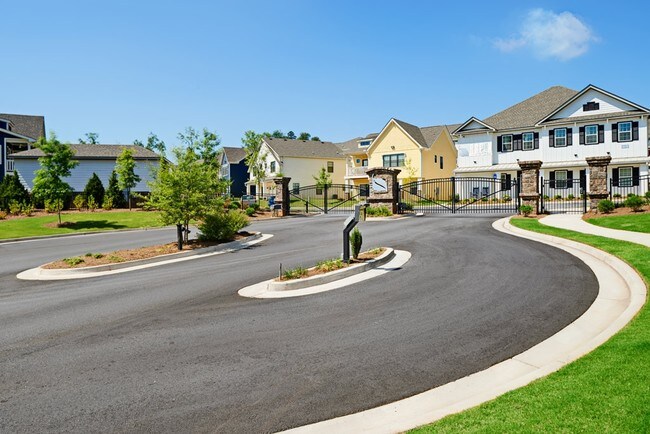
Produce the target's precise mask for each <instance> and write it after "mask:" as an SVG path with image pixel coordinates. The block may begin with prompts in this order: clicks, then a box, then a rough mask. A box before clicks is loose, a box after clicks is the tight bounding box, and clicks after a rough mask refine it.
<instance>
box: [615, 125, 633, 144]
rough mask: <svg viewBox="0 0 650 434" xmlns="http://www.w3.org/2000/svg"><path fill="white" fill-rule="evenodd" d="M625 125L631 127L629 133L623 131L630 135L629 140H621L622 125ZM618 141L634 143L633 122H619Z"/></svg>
mask: <svg viewBox="0 0 650 434" xmlns="http://www.w3.org/2000/svg"><path fill="white" fill-rule="evenodd" d="M623 124H629V125H630V130H629V131H623V133H624V134H625V133H628V134H629V135H630V138H629V139H627V140H623V139H621V125H623ZM618 141H619V142H631V141H632V122H629V121H628V122H619V123H618Z"/></svg>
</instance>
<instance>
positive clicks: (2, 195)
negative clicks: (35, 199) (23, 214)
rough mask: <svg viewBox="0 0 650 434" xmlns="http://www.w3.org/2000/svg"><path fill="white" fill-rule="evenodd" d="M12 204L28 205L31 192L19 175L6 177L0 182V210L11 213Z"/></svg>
mask: <svg viewBox="0 0 650 434" xmlns="http://www.w3.org/2000/svg"><path fill="white" fill-rule="evenodd" d="M12 202H16V203H20V204H28V203H29V202H30V200H29V192H28V191H27V189H26V188H25V186H24V185H23V184H22V183H21V182H20V178H18V174H17V173H16V174H14V175H6V176H5V177H4V179H3V180H2V182H0V210H4V211H9V204H10V203H12Z"/></svg>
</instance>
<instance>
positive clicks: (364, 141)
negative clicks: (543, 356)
mask: <svg viewBox="0 0 650 434" xmlns="http://www.w3.org/2000/svg"><path fill="white" fill-rule="evenodd" d="M370 143H372V140H362V141H360V142H359V146H370Z"/></svg>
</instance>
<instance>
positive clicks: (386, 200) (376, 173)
mask: <svg viewBox="0 0 650 434" xmlns="http://www.w3.org/2000/svg"><path fill="white" fill-rule="evenodd" d="M400 172H401V170H399V169H388V168H385V167H373V168H371V169H368V170H366V174H367V175H368V178H369V180H370V196H369V197H368V203H369V204H370V206H372V207H378V206H381V205H383V206H385V207H387V208H388V209H389V210H391V212H392V213H393V214H397V202H399V188H398V184H397V175H398V174H399V173H400ZM373 179H377V180H378V182H377V183H375V182H373ZM382 180H383V182H382Z"/></svg>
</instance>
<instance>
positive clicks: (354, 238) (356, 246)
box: [350, 228, 363, 259]
mask: <svg viewBox="0 0 650 434" xmlns="http://www.w3.org/2000/svg"><path fill="white" fill-rule="evenodd" d="M362 244H363V237H362V236H361V231H359V228H354V230H353V231H352V233H351V234H350V249H351V250H352V257H353V258H354V259H357V258H358V257H359V252H360V251H361V245H362Z"/></svg>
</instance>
